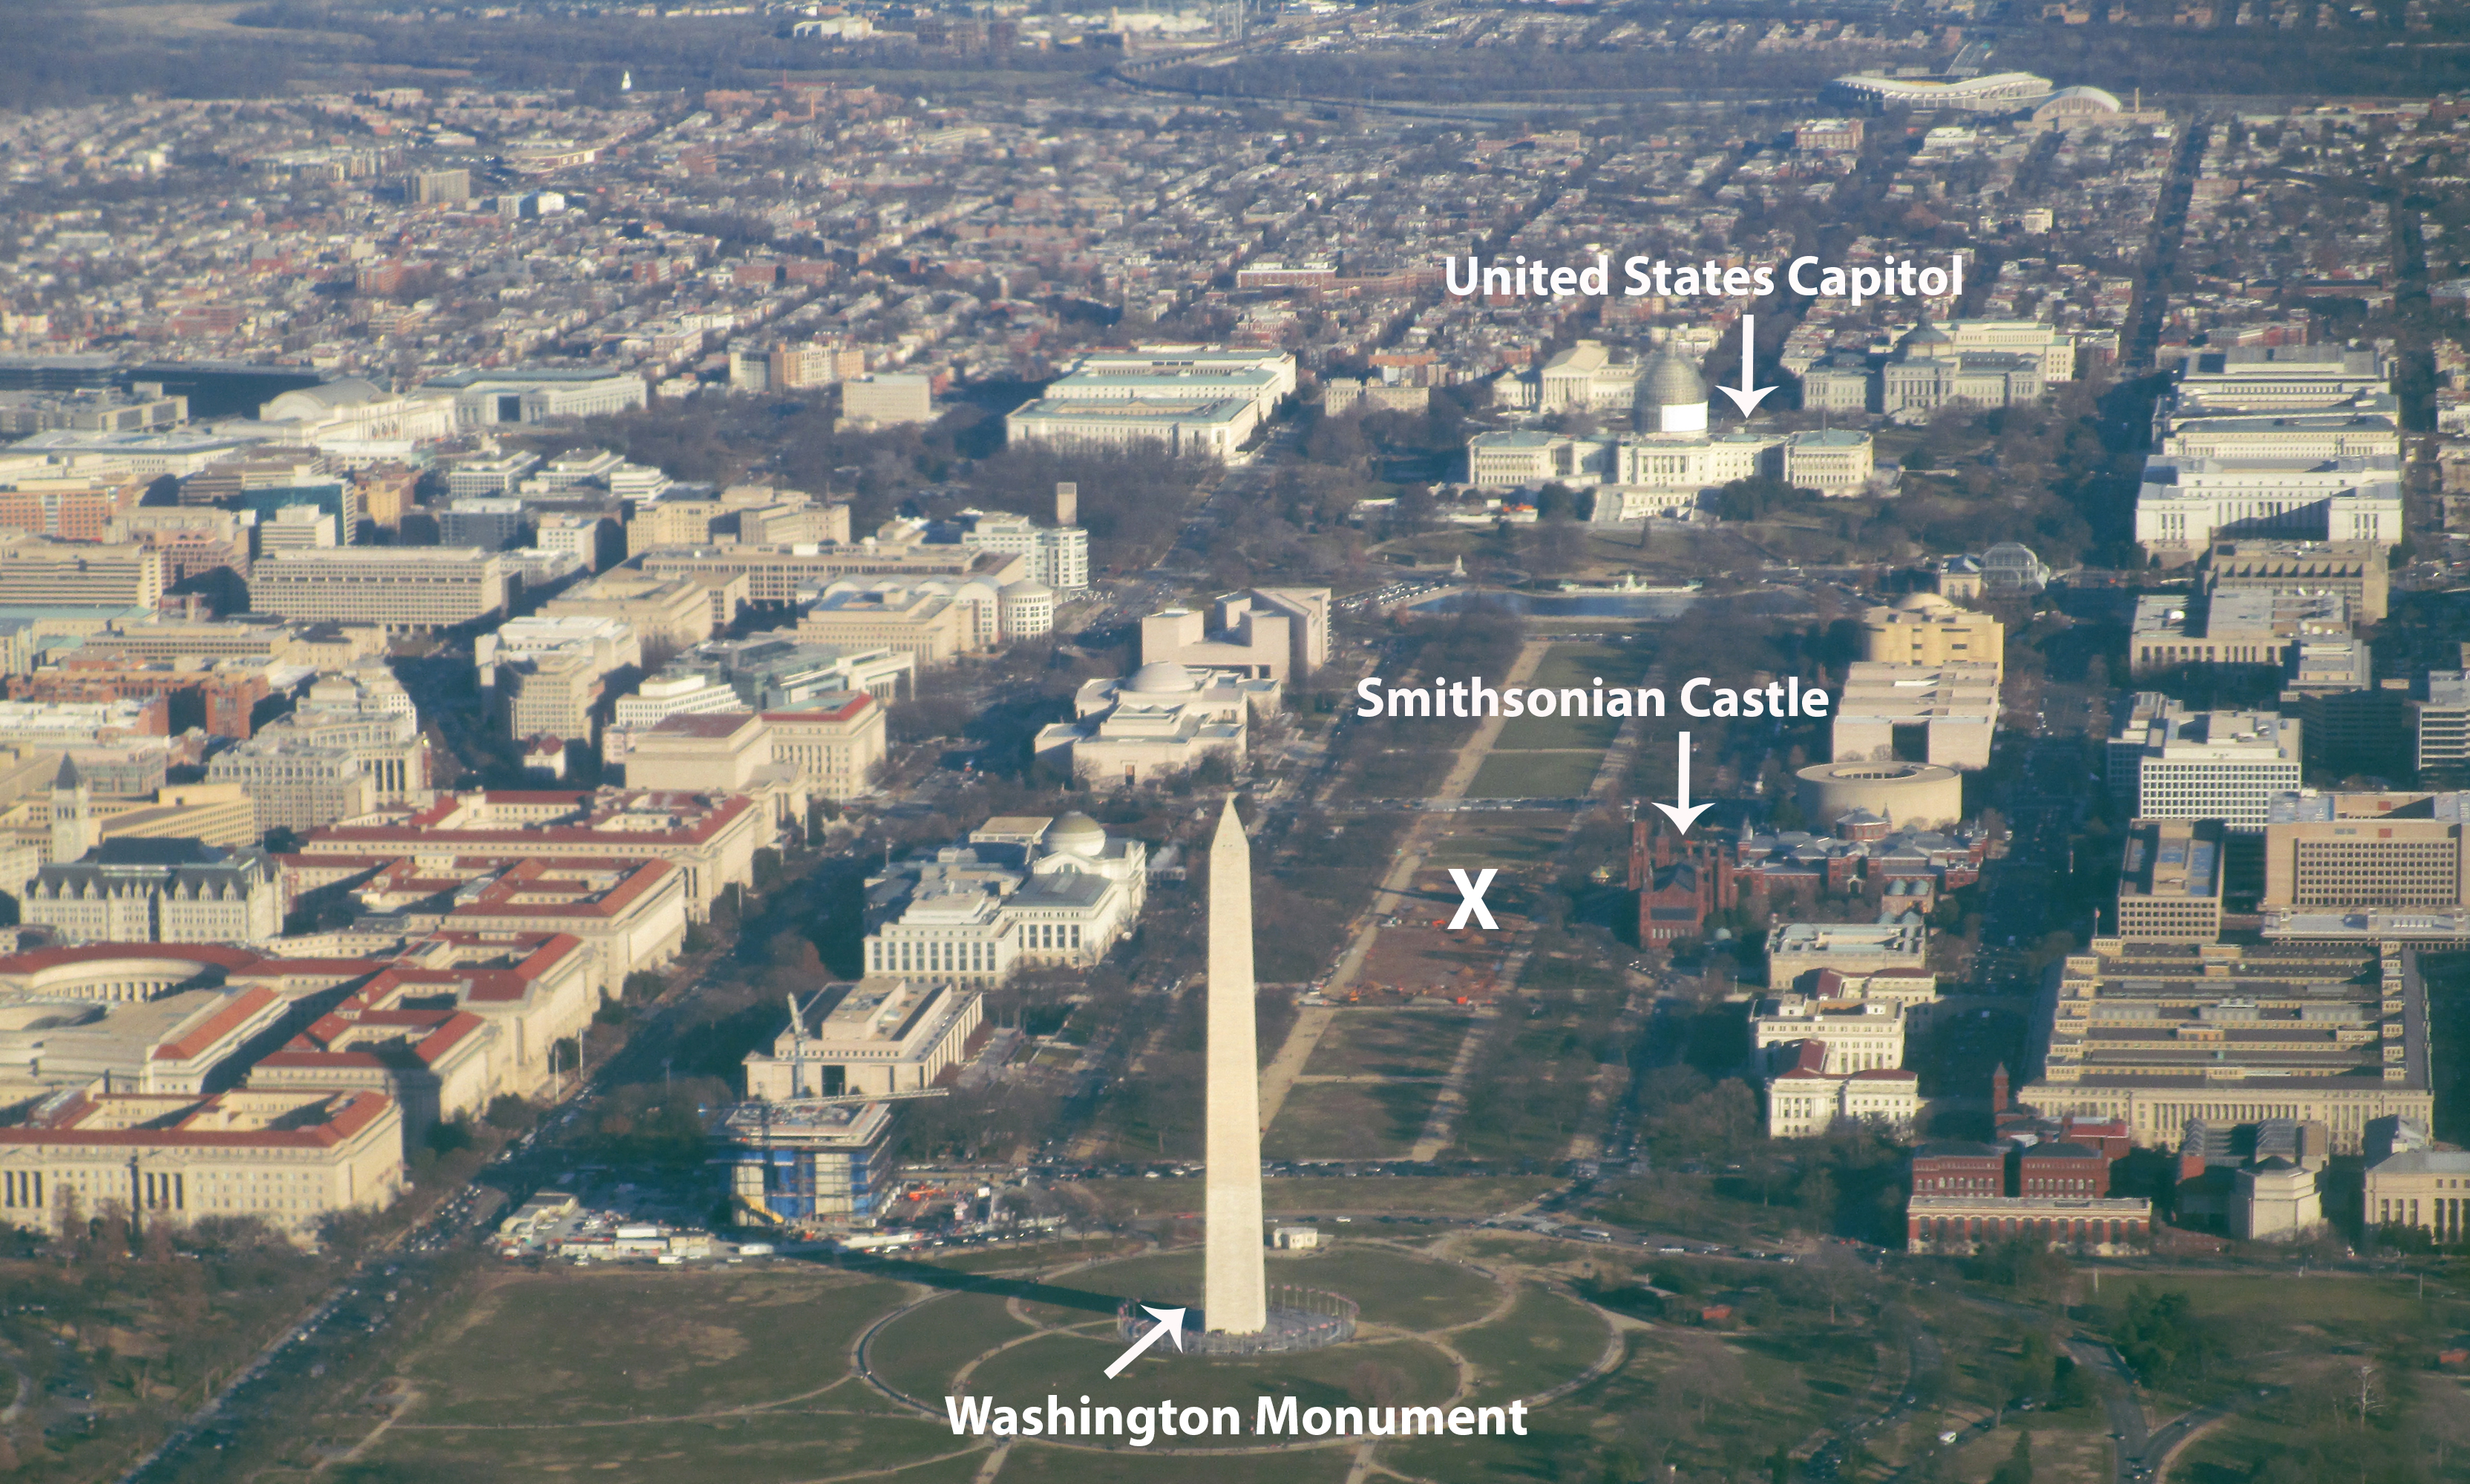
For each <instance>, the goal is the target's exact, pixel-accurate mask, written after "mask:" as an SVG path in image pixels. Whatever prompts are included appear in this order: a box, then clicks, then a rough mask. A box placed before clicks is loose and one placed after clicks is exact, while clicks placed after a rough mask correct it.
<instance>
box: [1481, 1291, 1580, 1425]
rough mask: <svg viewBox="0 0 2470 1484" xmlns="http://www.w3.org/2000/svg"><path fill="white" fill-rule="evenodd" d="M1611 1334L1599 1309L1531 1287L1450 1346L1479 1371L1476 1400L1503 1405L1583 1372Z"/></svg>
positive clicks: (1556, 1384)
mask: <svg viewBox="0 0 2470 1484" xmlns="http://www.w3.org/2000/svg"><path fill="white" fill-rule="evenodd" d="M1608 1333H1609V1331H1608V1329H1607V1327H1606V1325H1605V1323H1604V1320H1603V1318H1602V1316H1601V1315H1599V1314H1597V1313H1596V1311H1595V1310H1591V1309H1589V1308H1587V1307H1586V1306H1585V1305H1583V1304H1580V1303H1578V1302H1576V1301H1575V1300H1573V1299H1569V1298H1564V1297H1563V1296H1561V1295H1560V1294H1558V1293H1554V1292H1552V1291H1551V1290H1550V1289H1549V1288H1542V1287H1536V1286H1535V1285H1533V1284H1526V1285H1523V1286H1521V1287H1520V1288H1519V1290H1518V1304H1517V1307H1515V1308H1513V1309H1512V1310H1510V1311H1509V1312H1508V1313H1507V1314H1505V1315H1503V1317H1501V1318H1499V1319H1496V1320H1494V1321H1492V1322H1491V1323H1489V1324H1480V1325H1477V1326H1476V1327H1475V1328H1474V1329H1472V1330H1460V1331H1458V1332H1457V1333H1455V1334H1453V1335H1451V1336H1450V1344H1451V1345H1452V1346H1453V1347H1455V1348H1456V1350H1457V1352H1458V1354H1460V1355H1462V1356H1466V1357H1467V1359H1468V1360H1470V1361H1472V1362H1473V1363H1474V1365H1475V1367H1476V1382H1475V1390H1474V1395H1473V1397H1472V1398H1471V1400H1472V1401H1474V1402H1475V1403H1503V1402H1508V1401H1512V1400H1515V1399H1518V1398H1523V1397H1531V1396H1534V1395H1536V1394H1537V1393H1539V1392H1544V1391H1549V1390H1550V1389H1551V1388H1553V1387H1554V1386H1558V1385H1560V1384H1562V1383H1563V1382H1565V1381H1567V1380H1570V1379H1571V1378H1572V1377H1574V1376H1576V1375H1578V1374H1579V1373H1581V1372H1583V1371H1584V1370H1586V1368H1587V1367H1588V1366H1591V1365H1593V1364H1595V1363H1596V1357H1597V1356H1600V1355H1602V1354H1603V1348H1604V1340H1605V1338H1606V1337H1607V1335H1608Z"/></svg>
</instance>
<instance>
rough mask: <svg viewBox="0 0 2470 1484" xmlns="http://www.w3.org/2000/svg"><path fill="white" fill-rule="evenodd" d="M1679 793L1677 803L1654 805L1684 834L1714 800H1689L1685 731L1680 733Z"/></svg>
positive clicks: (1687, 754) (1686, 738) (1687, 736)
mask: <svg viewBox="0 0 2470 1484" xmlns="http://www.w3.org/2000/svg"><path fill="white" fill-rule="evenodd" d="M1680 793H1681V801H1680V802H1679V803H1677V804H1668V803H1662V802H1659V803H1657V804H1656V807H1657V808H1659V809H1661V810H1663V811H1664V817H1665V818H1666V819H1667V820H1670V821H1671V822H1672V827H1673V828H1674V829H1677V830H1679V831H1681V833H1683V834H1685V835H1686V834H1688V833H1689V826H1690V825H1692V824H1695V823H1698V816H1700V815H1702V814H1704V813H1706V812H1707V811H1708V810H1709V809H1712V808H1713V807H1714V806H1715V805H1714V800H1708V801H1707V802H1706V803H1702V804H1693V803H1691V802H1690V801H1689V733H1688V732H1686V731H1685V732H1683V733H1681V788H1680Z"/></svg>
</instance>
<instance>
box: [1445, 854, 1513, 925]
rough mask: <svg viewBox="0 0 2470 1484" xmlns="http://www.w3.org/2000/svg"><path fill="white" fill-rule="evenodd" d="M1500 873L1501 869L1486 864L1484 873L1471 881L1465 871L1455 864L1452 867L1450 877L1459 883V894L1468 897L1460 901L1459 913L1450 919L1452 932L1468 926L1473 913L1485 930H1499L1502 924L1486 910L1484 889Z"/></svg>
mask: <svg viewBox="0 0 2470 1484" xmlns="http://www.w3.org/2000/svg"><path fill="white" fill-rule="evenodd" d="M1500 874H1501V872H1500V871H1499V870H1495V869H1494V868H1492V867H1490V866H1486V867H1485V868H1484V869H1483V873H1482V874H1481V875H1480V876H1478V877H1476V878H1475V879H1474V880H1473V881H1469V880H1468V879H1467V873H1466V872H1465V871H1463V870H1458V869H1457V868H1456V867H1455V866H1453V867H1451V868H1450V879H1451V880H1452V881H1455V882H1456V883H1457V884H1458V895H1460V896H1462V897H1464V898H1466V900H1464V901H1462V902H1460V903H1458V915H1457V916H1455V917H1452V918H1451V919H1450V930H1451V931H1452V932H1456V930H1457V929H1459V928H1462V927H1464V926H1466V920H1467V916H1468V915H1469V914H1473V915H1474V916H1475V920H1477V921H1478V922H1480V923H1482V924H1483V927H1484V931H1485V932H1487V933H1489V932H1495V931H1497V930H1499V928H1500V927H1501V924H1500V923H1498V922H1495V921H1493V920H1492V914H1491V913H1489V912H1486V911H1484V907H1483V893H1484V890H1485V889H1486V888H1487V887H1489V886H1491V885H1492V878H1493V877H1495V876H1497V875H1500Z"/></svg>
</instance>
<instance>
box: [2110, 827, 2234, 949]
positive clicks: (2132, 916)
mask: <svg viewBox="0 0 2470 1484" xmlns="http://www.w3.org/2000/svg"><path fill="white" fill-rule="evenodd" d="M2222 846H2223V842H2222V825H2221V822H2220V821H2218V820H2135V821H2132V822H2131V823H2129V824H2128V826H2127V846H2126V851H2125V854H2124V856H2123V858H2122V859H2121V861H2120V863H2119V870H2118V936H2119V937H2121V938H2124V939H2136V940H2140V941H2145V942H2160V943H2210V942H2218V941H2220V939H2221V936H2222V865H2223V849H2222Z"/></svg>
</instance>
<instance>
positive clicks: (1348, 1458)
mask: <svg viewBox="0 0 2470 1484" xmlns="http://www.w3.org/2000/svg"><path fill="white" fill-rule="evenodd" d="M1354 1457H1355V1450H1354V1449H1352V1448H1346V1447H1332V1448H1317V1449H1306V1450H1301V1451H1296V1452H1279V1453H1238V1454H1235V1455H1233V1456H1232V1457H1227V1458H1193V1457H1182V1458H1177V1457H1157V1456H1143V1455H1142V1454H1139V1453H1137V1452H1132V1451H1126V1452H1121V1453H1094V1452H1088V1451H1085V1450H1083V1449H1068V1448H1049V1447H1047V1446H1045V1445H1043V1444H1038V1443H1024V1444H1021V1445H1020V1446H1018V1447H1016V1448H1014V1449H1013V1450H1012V1454H1011V1456H1009V1457H1007V1458H1006V1459H1005V1460H1004V1466H1003V1475H1002V1478H1003V1484H1340V1481H1342V1480H1343V1479H1345V1478H1346V1476H1347V1472H1348V1468H1349V1465H1350V1464H1351V1463H1352V1462H1353V1460H1354ZM902 1477H903V1478H904V1479H905V1478H906V1475H903V1476H902Z"/></svg>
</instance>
